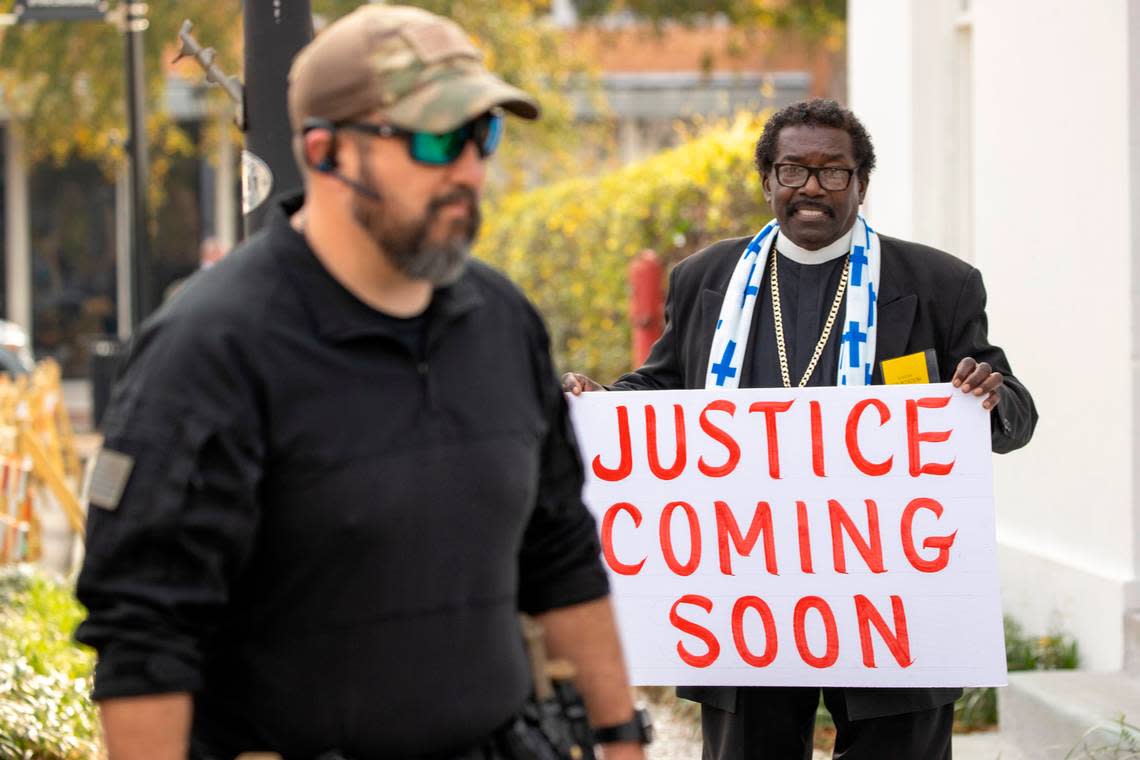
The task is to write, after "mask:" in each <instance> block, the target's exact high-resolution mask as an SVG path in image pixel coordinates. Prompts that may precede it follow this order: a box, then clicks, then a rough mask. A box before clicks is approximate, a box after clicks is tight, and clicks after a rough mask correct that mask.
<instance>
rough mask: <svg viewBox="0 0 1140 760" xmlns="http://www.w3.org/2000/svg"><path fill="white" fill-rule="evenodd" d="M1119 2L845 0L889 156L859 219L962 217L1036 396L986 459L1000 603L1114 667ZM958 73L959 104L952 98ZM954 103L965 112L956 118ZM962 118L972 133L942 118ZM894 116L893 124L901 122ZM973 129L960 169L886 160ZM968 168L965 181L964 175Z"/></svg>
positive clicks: (1128, 487)
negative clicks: (1034, 414) (1007, 443)
mask: <svg viewBox="0 0 1140 760" xmlns="http://www.w3.org/2000/svg"><path fill="white" fill-rule="evenodd" d="M1130 5H1132V3H1131V2H1130V0H1098V2H1088V3H1086V2H1075V0H973V1H972V2H970V3H967V2H965V1H964V0H892V1H891V2H888V3H881V2H880V1H879V0H852V2H851V3H850V5H849V12H850V14H851V21H852V23H851V26H850V35H851V39H850V48H849V49H850V51H851V52H850V62H849V63H850V65H849V77H850V81H851V104H852V107H853V109H854V110H855V112H856V113H857V114H859V115H860V116H861V117H864V116H866V117H867V123H868V128H869V129H870V130H871V131H872V137H873V138H874V139H875V143H876V148H877V150H878V152H879V154H880V156H881V162H882V163H883V165H884V166H888V167H895V170H894V172H893V173H888V174H885V175H879V176H876V177H874V178H873V179H872V190H871V193H872V196H873V197H872V198H871V201H870V204H869V209H868V211H869V212H870V214H871V215H872V219H873V223H874V224H876V225H877V227H878V228H879V229H881V230H883V231H884V232H886V233H887V234H894V233H901V234H903V235H904V236H907V235H909V236H910V237H912V238H914V239H917V240H920V241H922V242H928V243H933V244H935V245H944V246H946V247H948V248H949V249H950V250H951V251H955V248H954V247H953V246H949V245H947V242H949V241H952V240H953V235H954V232H953V230H955V229H957V230H961V229H962V228H964V227H970V226H972V228H973V231H972V234H971V235H970V237H971V238H972V244H971V245H962V246H960V247H961V248H962V249H963V250H965V251H966V252H967V253H966V257H967V258H973V259H974V260H975V262H976V264H977V266H978V267H979V268H980V269H981V270H982V273H983V275H984V276H985V281H986V285H987V288H988V290H989V294H990V303H989V307H988V313H989V316H990V334H991V338H992V339H993V340H994V342H996V343H997V344H999V345H1001V346H1003V347H1004V348H1005V349H1006V351H1007V353H1008V354H1009V356H1010V359H1011V362H1012V364H1013V367H1014V369H1015V371H1016V373H1017V375H1018V376H1019V377H1020V378H1021V379H1022V380H1024V381H1025V383H1026V385H1027V386H1028V387H1029V388H1030V390H1031V392H1032V393H1033V395H1034V398H1035V399H1036V401H1037V405H1038V408H1039V410H1040V411H1041V422H1040V424H1039V426H1038V429H1037V435H1036V437H1035V438H1034V440H1033V442H1032V443H1031V444H1030V445H1029V447H1028V448H1026V449H1024V450H1022V451H1020V452H1017V453H1014V454H1012V455H1009V456H1006V457H996V458H995V491H996V493H995V496H996V503H997V510H998V515H997V517H998V538H999V541H1000V543H1001V545H1002V549H1001V568H1002V582H1003V594H1004V599H1005V606H1006V610H1007V612H1009V613H1010V614H1012V615H1013V616H1014V617H1015V618H1017V619H1018V620H1019V621H1021V622H1022V623H1024V624H1025V625H1026V626H1027V627H1028V628H1029V629H1030V630H1034V631H1045V630H1047V629H1048V628H1050V627H1059V628H1061V629H1063V630H1065V631H1066V632H1070V633H1073V634H1075V635H1077V637H1078V639H1079V641H1080V645H1081V653H1082V659H1083V662H1084V664H1085V665H1086V666H1087V667H1090V668H1094V669H1115V668H1119V667H1120V664H1121V660H1122V656H1123V615H1124V611H1125V610H1126V609H1128V608H1130V607H1134V606H1138V604H1140V600H1137V599H1135V598H1134V587H1135V577H1136V572H1137V562H1138V560H1140V557H1138V552H1137V551H1136V544H1137V537H1136V520H1135V519H1134V512H1135V510H1136V499H1135V498H1134V487H1135V483H1134V473H1133V469H1134V465H1135V463H1136V462H1137V461H1140V460H1138V459H1137V458H1136V434H1137V430H1140V424H1138V421H1137V417H1138V416H1137V412H1136V410H1134V408H1133V394H1134V392H1135V388H1136V387H1137V386H1136V378H1137V376H1138V375H1140V372H1138V371H1137V369H1136V367H1137V363H1136V357H1137V356H1140V348H1138V343H1137V340H1136V338H1135V332H1134V327H1133V325H1134V320H1135V323H1137V324H1140V312H1137V311H1136V309H1137V306H1136V302H1137V300H1138V299H1137V297H1136V294H1137V290H1138V289H1137V286H1136V284H1135V282H1134V275H1133V269H1134V266H1133V263H1134V262H1135V261H1136V260H1137V235H1136V232H1135V231H1134V227H1135V226H1136V224H1137V222H1136V221H1134V214H1135V213H1136V210H1137V208H1138V207H1140V203H1138V202H1137V198H1136V196H1137V194H1140V181H1137V178H1138V177H1140V172H1138V171H1137V166H1138V164H1140V161H1138V159H1137V156H1136V153H1135V151H1133V150H1131V149H1130V141H1135V142H1138V143H1140V139H1137V134H1140V127H1137V126H1136V124H1137V120H1138V117H1140V97H1138V96H1137V89H1138V87H1140V86H1138V85H1137V83H1136V82H1135V81H1131V80H1130V64H1132V65H1133V66H1134V65H1135V63H1136V57H1135V52H1134V46H1135V40H1136V38H1137V37H1140V35H1137V34H1136V29H1137V27H1136V23H1137V18H1138V17H1140V14H1138V13H1137V11H1136V9H1135V8H1134V7H1132V8H1130ZM900 6H905V7H900ZM903 18H905V19H906V23H904V24H900V19H903ZM1130 25H1131V27H1130ZM1130 28H1131V32H1130ZM883 29H891V30H892V32H893V33H895V34H901V35H902V38H899V39H896V38H894V37H893V36H883V35H882V34H881V33H880V32H881V31H882V30H883ZM1130 33H1131V35H1132V36H1131V38H1130ZM948 41H949V42H948ZM963 43H965V45H964V44H963ZM879 46H885V47H893V48H895V49H896V53H895V62H896V65H898V66H899V68H900V69H909V71H891V70H890V69H889V68H887V67H884V66H879V65H874V61H875V60H876V56H878V57H882V56H884V55H885V54H884V53H882V52H881V51H879V52H877V53H875V54H874V55H872V54H869V53H867V52H866V51H868V49H874V48H876V47H879ZM1130 46H1131V47H1130ZM963 50H967V51H968V52H969V54H970V56H972V62H971V61H970V60H968V59H967V60H963V59H962V55H961V53H962V51H963ZM898 51H906V54H905V56H902V57H904V58H905V59H906V60H900V53H899V52H898ZM1130 55H1131V56H1132V57H1131V58H1130ZM865 59H869V60H871V62H872V63H871V64H870V65H864V63H863V61H864V60H865ZM971 63H972V65H971ZM962 77H967V78H968V81H964V80H963V79H962ZM948 82H950V83H956V84H951V85H949V86H948V85H947V83H948ZM900 90H901V91H903V92H904V94H903V95H902V96H901V97H900V96H896V93H898V92H899V91H900ZM963 91H965V92H967V93H970V94H971V95H972V97H971V99H970V100H972V102H966V103H963V102H961V99H960V97H959V96H960V94H961V93H962V92H963ZM908 93H909V94H908ZM966 111H972V116H970V114H969V113H966V116H967V118H966V119H964V120H960V119H959V117H960V116H961V115H962V114H963V113H965V112H966ZM892 114H893V123H892V121H891V119H892V116H891V115H892ZM959 121H964V123H965V125H966V127H967V128H969V127H970V126H971V125H972V130H971V131H972V134H963V130H962V129H960V128H956V127H955V126H954V125H955V124H956V123H958V122H959ZM884 124H890V126H888V127H887V128H886V130H885V131H883V133H882V134H881V133H880V127H881V126H882V125H884ZM900 131H902V132H904V133H907V134H906V135H905V136H904V139H896V137H897V134H898V132H900ZM971 145H972V153H973V155H972V158H971V157H969V156H965V157H964V159H963V160H967V161H969V163H970V165H971V166H972V172H961V173H959V172H954V171H945V170H943V171H938V172H935V174H934V175H933V177H934V178H933V179H932V180H931V181H919V180H918V178H917V176H916V175H915V174H913V173H912V174H911V175H904V174H903V172H902V171H901V170H900V169H898V168H897V167H901V166H910V167H917V166H919V165H920V164H921V165H922V166H927V165H928V164H939V165H941V166H943V167H945V166H948V165H950V162H947V161H946V150H947V148H948V147H952V148H954V150H955V151H956V152H957V153H958V154H961V153H963V152H965V153H969V152H970V146H971ZM961 146H966V150H963V148H962V147H961ZM954 158H955V157H954V156H953V155H952V156H951V161H952V160H953V159H954ZM1078 166H1085V167H1090V170H1088V171H1082V170H1081V169H1079V168H1078ZM1093 167H1095V168H1093ZM970 179H972V188H970V187H963V185H964V183H966V182H967V181H968V180H970ZM971 190H972V197H973V202H972V209H971V208H967V209H965V210H964V211H965V213H961V211H962V210H961V209H957V208H956V207H955V203H956V202H957V199H959V198H961V197H965V198H969V197H970V195H971ZM940 208H941V209H942V211H941V212H940V211H939V209H940ZM971 217H972V219H971ZM963 220H965V221H963ZM907 225H909V227H908V226H907ZM955 252H959V251H955Z"/></svg>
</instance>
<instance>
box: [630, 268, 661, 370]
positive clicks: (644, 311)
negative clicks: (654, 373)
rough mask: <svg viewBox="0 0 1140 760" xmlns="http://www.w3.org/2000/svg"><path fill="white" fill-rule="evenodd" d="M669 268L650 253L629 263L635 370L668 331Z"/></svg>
mask: <svg viewBox="0 0 1140 760" xmlns="http://www.w3.org/2000/svg"><path fill="white" fill-rule="evenodd" d="M664 272H665V268H664V267H663V266H662V265H661V260H660V259H658V258H657V254H656V253H654V252H653V251H651V250H649V249H646V250H644V251H642V252H641V253H639V254H637V255H636V256H634V257H633V260H632V261H631V262H630V263H629V322H630V326H631V327H632V330H631V332H632V334H633V366H634V367H640V366H641V365H642V364H643V363H644V362H645V358H646V357H647V356H649V349H650V348H651V347H652V346H653V344H654V343H655V342H656V341H657V339H658V338H660V337H661V332H662V331H663V330H664V329H665V285H664V282H663V280H664Z"/></svg>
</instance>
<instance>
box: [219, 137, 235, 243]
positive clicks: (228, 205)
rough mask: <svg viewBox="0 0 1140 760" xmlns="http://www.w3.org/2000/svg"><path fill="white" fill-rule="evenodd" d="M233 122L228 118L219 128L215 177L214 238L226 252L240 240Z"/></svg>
mask: <svg viewBox="0 0 1140 760" xmlns="http://www.w3.org/2000/svg"><path fill="white" fill-rule="evenodd" d="M231 121H232V117H230V116H226V117H225V118H223V119H222V120H221V124H220V125H219V126H218V129H219V131H220V135H221V136H220V138H219V139H218V154H217V161H218V165H217V174H216V175H215V177H214V227H215V229H214V236H215V237H216V238H217V239H218V242H219V243H221V244H222V248H223V249H224V250H226V251H229V250H230V249H231V248H233V247H234V245H235V244H236V243H237V240H238V230H237V217H238V213H237V200H236V198H235V195H236V194H235V193H234V185H235V183H236V182H237V173H236V172H235V171H234V167H235V166H236V165H237V151H236V150H235V147H234V144H233V141H232V140H231V139H230V136H231V133H230V123H231Z"/></svg>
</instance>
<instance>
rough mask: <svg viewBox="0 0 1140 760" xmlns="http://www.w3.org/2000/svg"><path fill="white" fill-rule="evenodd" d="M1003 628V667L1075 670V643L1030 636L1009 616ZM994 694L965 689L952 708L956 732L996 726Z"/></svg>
mask: <svg viewBox="0 0 1140 760" xmlns="http://www.w3.org/2000/svg"><path fill="white" fill-rule="evenodd" d="M1003 622H1004V624H1005V661H1006V667H1007V668H1008V669H1009V670H1011V671H1016V670H1073V669H1075V668H1076V667H1077V664H1078V662H1077V660H1078V658H1077V642H1076V641H1074V640H1073V639H1072V637H1070V636H1067V635H1065V634H1063V633H1059V632H1053V633H1051V634H1048V635H1045V636H1031V635H1027V634H1026V633H1025V629H1024V628H1023V627H1022V626H1021V624H1020V623H1018V622H1017V621H1016V620H1014V619H1013V618H1011V617H1009V616H1008V615H1006V616H1005V618H1004V620H1003ZM997 721H998V714H997V691H996V690H994V689H993V688H981V687H978V688H969V689H965V690H964V692H963V694H962V696H961V697H960V698H959V699H958V701H957V703H955V705H954V724H955V727H956V728H957V729H958V730H962V731H975V730H978V729H984V728H989V727H991V726H994V725H996V724H997Z"/></svg>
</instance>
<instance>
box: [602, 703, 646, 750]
mask: <svg viewBox="0 0 1140 760" xmlns="http://www.w3.org/2000/svg"><path fill="white" fill-rule="evenodd" d="M651 741H653V720H652V719H651V718H650V717H649V711H648V710H644V709H642V708H638V709H636V710H634V712H633V717H632V718H630V719H629V720H628V721H626V722H625V723H618V724H617V725H615V726H601V727H599V728H595V729H594V744H609V743H610V742H637V743H638V744H649V743H650V742H651Z"/></svg>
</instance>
